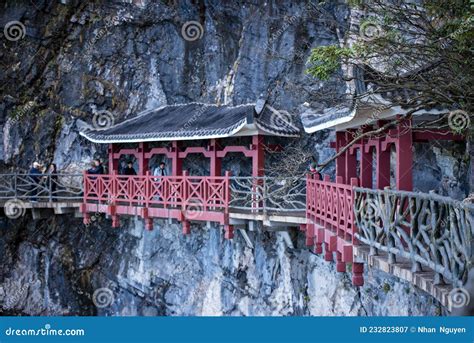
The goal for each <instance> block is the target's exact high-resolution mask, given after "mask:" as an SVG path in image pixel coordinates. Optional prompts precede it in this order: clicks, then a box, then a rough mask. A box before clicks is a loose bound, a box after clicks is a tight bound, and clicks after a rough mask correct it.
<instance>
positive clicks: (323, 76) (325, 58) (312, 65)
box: [306, 45, 353, 80]
mask: <svg viewBox="0 0 474 343" xmlns="http://www.w3.org/2000/svg"><path fill="white" fill-rule="evenodd" d="M352 56H353V51H352V50H351V49H350V48H341V47H339V46H337V45H328V46H319V47H316V48H314V49H313V50H312V51H311V56H310V57H309V59H308V64H309V67H308V69H307V70H306V72H307V73H308V74H310V75H312V76H314V77H316V78H318V79H320V80H327V79H329V77H330V76H331V75H332V74H334V73H335V72H336V71H338V70H339V69H340V67H341V63H342V62H343V60H346V59H348V58H349V57H352Z"/></svg>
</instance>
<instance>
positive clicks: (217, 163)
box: [208, 139, 222, 176]
mask: <svg viewBox="0 0 474 343" xmlns="http://www.w3.org/2000/svg"><path fill="white" fill-rule="evenodd" d="M218 149H219V145H218V141H217V139H211V141H210V142H209V147H208V153H209V158H210V164H211V167H210V172H211V176H221V173H222V159H221V158H220V157H218V156H217V150H218Z"/></svg>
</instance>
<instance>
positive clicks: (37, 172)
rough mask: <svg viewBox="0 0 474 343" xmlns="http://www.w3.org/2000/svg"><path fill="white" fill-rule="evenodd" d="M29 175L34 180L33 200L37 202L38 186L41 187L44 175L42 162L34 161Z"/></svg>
mask: <svg viewBox="0 0 474 343" xmlns="http://www.w3.org/2000/svg"><path fill="white" fill-rule="evenodd" d="M28 175H29V177H30V178H31V181H32V182H33V184H32V185H31V197H32V198H31V201H32V202H37V201H38V198H37V195H38V188H39V187H40V181H41V178H42V176H43V173H42V172H41V164H40V163H38V162H33V166H32V167H31V169H30V171H29V173H28Z"/></svg>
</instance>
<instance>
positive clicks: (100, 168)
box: [94, 159, 105, 175]
mask: <svg viewBox="0 0 474 343" xmlns="http://www.w3.org/2000/svg"><path fill="white" fill-rule="evenodd" d="M94 163H95V165H96V168H97V174H99V175H102V174H104V172H105V170H104V165H103V164H102V161H101V160H100V159H95V160H94Z"/></svg>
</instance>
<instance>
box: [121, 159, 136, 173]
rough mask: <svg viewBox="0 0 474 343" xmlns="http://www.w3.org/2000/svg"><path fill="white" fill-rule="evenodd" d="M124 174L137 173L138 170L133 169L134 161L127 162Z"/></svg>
mask: <svg viewBox="0 0 474 343" xmlns="http://www.w3.org/2000/svg"><path fill="white" fill-rule="evenodd" d="M122 175H137V172H136V171H135V169H133V163H132V161H128V162H127V166H126V167H125V168H123V169H122Z"/></svg>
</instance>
